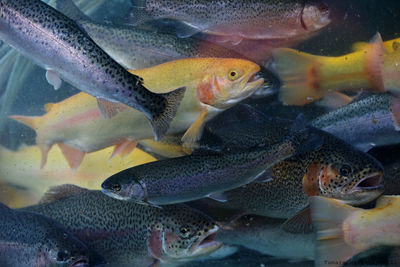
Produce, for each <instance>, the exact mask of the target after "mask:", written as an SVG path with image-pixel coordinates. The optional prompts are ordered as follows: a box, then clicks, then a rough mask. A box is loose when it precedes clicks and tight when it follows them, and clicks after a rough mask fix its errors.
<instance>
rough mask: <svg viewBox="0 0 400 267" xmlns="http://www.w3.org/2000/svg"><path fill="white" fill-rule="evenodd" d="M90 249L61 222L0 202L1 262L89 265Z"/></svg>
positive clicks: (22, 265)
mask: <svg viewBox="0 0 400 267" xmlns="http://www.w3.org/2000/svg"><path fill="white" fill-rule="evenodd" d="M88 256H89V252H88V248H87V247H86V245H84V244H83V243H82V242H81V241H80V240H78V239H77V238H76V237H75V236H73V235H72V234H71V233H69V232H68V231H67V230H66V229H65V228H64V227H63V226H61V225H60V224H59V223H58V222H56V221H54V220H52V219H50V218H48V217H45V216H43V215H40V214H37V213H33V212H29V211H18V210H12V209H10V208H8V207H7V206H5V205H3V204H1V203H0V266H16V267H17V266H18V267H31V266H69V267H72V266H74V267H88V266H89V257H88Z"/></svg>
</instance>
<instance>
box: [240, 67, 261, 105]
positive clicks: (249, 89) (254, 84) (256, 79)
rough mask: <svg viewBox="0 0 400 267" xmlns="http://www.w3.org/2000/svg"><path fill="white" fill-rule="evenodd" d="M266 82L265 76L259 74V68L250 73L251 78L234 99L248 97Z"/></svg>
mask: <svg viewBox="0 0 400 267" xmlns="http://www.w3.org/2000/svg"><path fill="white" fill-rule="evenodd" d="M263 83H264V78H262V76H261V75H260V74H259V69H256V70H254V71H253V72H251V73H250V75H249V78H248V79H247V81H246V82H245V86H244V88H243V90H241V91H240V92H239V93H238V94H237V95H236V96H234V99H235V100H237V101H240V100H242V99H245V98H247V97H248V96H250V95H251V94H252V93H254V92H255V91H256V89H258V88H259V87H260V86H261V85H262V84H263Z"/></svg>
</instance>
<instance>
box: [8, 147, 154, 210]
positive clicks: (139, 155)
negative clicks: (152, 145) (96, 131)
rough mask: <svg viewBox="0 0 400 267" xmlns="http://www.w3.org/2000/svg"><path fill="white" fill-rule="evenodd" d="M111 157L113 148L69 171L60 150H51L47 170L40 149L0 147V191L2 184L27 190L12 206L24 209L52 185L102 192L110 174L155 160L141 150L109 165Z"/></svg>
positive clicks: (99, 153) (115, 159)
mask: <svg viewBox="0 0 400 267" xmlns="http://www.w3.org/2000/svg"><path fill="white" fill-rule="evenodd" d="M111 154H112V148H106V149H103V150H101V151H97V152H93V153H90V154H88V156H87V157H86V158H85V159H84V160H83V162H82V165H81V166H80V168H79V170H77V171H76V172H74V171H73V170H71V168H69V166H68V164H67V162H66V161H65V159H64V157H63V155H62V153H61V151H60V149H59V148H58V147H54V148H53V149H52V150H51V151H50V153H49V160H48V162H47V165H46V168H44V169H40V168H39V164H40V158H41V155H40V149H39V147H37V146H28V147H24V148H21V149H20V150H18V151H12V150H8V149H6V148H4V147H0V158H1V161H0V188H1V189H2V188H3V185H2V184H1V183H9V184H12V185H14V186H17V187H22V188H23V189H25V191H22V192H21V191H20V190H15V192H13V193H14V194H13V195H12V196H13V198H14V200H15V202H13V203H12V207H13V208H15V207H21V206H26V205H32V204H33V203H34V202H35V201H38V200H39V199H40V198H41V197H42V196H43V194H44V193H45V192H46V191H47V190H48V189H49V188H50V187H52V186H57V185H62V184H65V183H70V184H74V185H77V186H82V187H85V188H89V189H100V185H101V183H102V182H103V180H104V179H106V178H107V177H109V176H110V175H112V174H115V173H117V172H120V171H122V170H124V169H127V168H130V167H133V166H136V165H140V164H144V163H147V162H151V161H154V160H155V158H153V157H152V156H150V155H149V154H147V153H145V152H143V151H141V150H139V149H136V150H135V151H134V152H133V153H131V154H129V155H128V156H127V157H124V158H122V157H115V158H114V159H112V160H111V161H109V162H108V158H109V157H110V155H111ZM5 189H6V188H5ZM0 193H1V191H0ZM21 194H23V195H21ZM28 194H29V198H27V195H28ZM32 201H33V202H32Z"/></svg>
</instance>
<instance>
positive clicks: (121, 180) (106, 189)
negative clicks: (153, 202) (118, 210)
mask: <svg viewBox="0 0 400 267" xmlns="http://www.w3.org/2000/svg"><path fill="white" fill-rule="evenodd" d="M101 192H103V193H104V194H106V195H107V196H109V197H112V198H116V199H119V200H129V201H133V202H136V203H141V204H150V203H149V202H148V200H147V190H146V184H145V183H144V182H142V181H141V180H138V179H136V178H135V174H134V173H133V171H131V170H130V169H128V170H125V171H122V172H120V173H117V174H114V175H112V176H110V177H109V178H107V179H106V180H105V181H104V182H103V183H102V184H101Z"/></svg>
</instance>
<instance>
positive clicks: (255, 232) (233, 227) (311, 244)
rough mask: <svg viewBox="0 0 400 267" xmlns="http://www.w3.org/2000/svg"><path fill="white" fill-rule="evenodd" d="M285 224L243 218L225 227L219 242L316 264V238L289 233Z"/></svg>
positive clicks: (261, 219)
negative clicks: (283, 227) (284, 226)
mask: <svg viewBox="0 0 400 267" xmlns="http://www.w3.org/2000/svg"><path fill="white" fill-rule="evenodd" d="M284 222H285V220H282V219H273V218H267V217H262V216H254V215H247V216H243V217H241V218H238V219H236V220H234V221H230V222H227V223H224V226H221V230H220V231H219V232H218V234H217V236H216V240H219V241H220V242H222V243H223V244H229V245H237V246H241V247H245V248H248V249H251V250H255V251H257V252H259V253H261V254H266V255H270V256H273V257H278V258H283V259H290V260H293V261H304V260H314V250H315V243H316V242H315V236H314V234H313V233H306V234H298V233H296V234H293V233H288V232H286V231H285V230H284V229H282V227H281V226H282V225H283V223H284Z"/></svg>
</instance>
